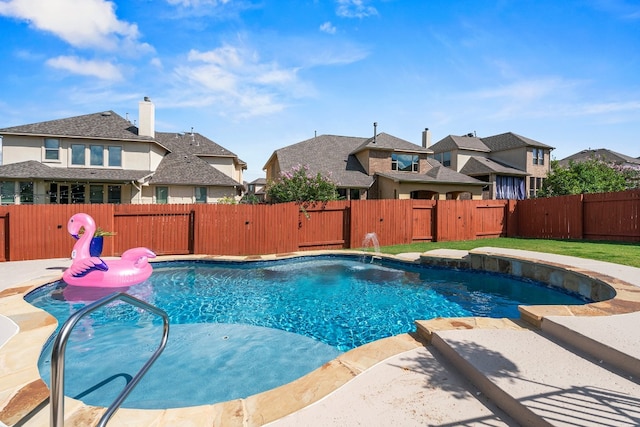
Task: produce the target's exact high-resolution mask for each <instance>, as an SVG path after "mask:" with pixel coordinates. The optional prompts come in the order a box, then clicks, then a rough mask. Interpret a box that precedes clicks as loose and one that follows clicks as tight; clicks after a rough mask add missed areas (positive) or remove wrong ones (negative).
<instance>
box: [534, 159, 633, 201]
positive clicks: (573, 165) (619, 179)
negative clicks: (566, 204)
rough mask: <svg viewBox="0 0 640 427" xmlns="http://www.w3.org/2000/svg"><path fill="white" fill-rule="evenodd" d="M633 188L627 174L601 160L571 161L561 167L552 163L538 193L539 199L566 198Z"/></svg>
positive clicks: (554, 162) (555, 161) (556, 162)
mask: <svg viewBox="0 0 640 427" xmlns="http://www.w3.org/2000/svg"><path fill="white" fill-rule="evenodd" d="M628 188H631V186H630V182H628V180H627V178H626V175H625V173H622V172H620V171H618V170H616V169H615V168H614V167H613V166H612V165H610V164H608V163H606V162H604V161H602V160H600V159H595V158H593V159H589V160H585V161H580V162H574V161H570V162H569V165H568V166H560V164H559V163H558V161H557V160H554V161H552V162H551V172H550V173H549V175H548V176H547V178H546V179H545V181H544V182H543V184H542V188H541V190H540V191H539V192H538V196H539V197H552V196H566V195H569V194H584V193H607V192H612V191H623V190H626V189H628Z"/></svg>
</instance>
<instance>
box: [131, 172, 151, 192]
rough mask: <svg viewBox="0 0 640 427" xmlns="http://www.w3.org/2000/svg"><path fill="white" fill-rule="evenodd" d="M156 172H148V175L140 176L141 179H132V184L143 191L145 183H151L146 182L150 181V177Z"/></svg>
mask: <svg viewBox="0 0 640 427" xmlns="http://www.w3.org/2000/svg"><path fill="white" fill-rule="evenodd" d="M154 173H155V172H151V173H150V174H147V175H145V176H143V177H142V178H139V179H136V180H134V181H131V185H133V186H134V188H135V189H136V190H138V191H142V187H143V186H144V185H149V183H148V182H146V181H148V180H149V178H151V177H152V176H153V174H154Z"/></svg>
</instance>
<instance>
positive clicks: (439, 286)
mask: <svg viewBox="0 0 640 427" xmlns="http://www.w3.org/2000/svg"><path fill="white" fill-rule="evenodd" d="M70 290H75V291H77V290H78V289H77V288H75V289H74V288H71V287H66V286H65V285H64V284H62V283H54V284H51V285H49V286H46V287H43V288H40V289H38V290H36V291H34V292H32V293H30V294H29V295H28V296H27V297H26V299H27V300H28V301H29V302H31V303H32V304H33V305H36V306H38V307H40V308H43V309H45V310H46V311H48V312H50V313H51V314H53V315H54V316H56V318H58V320H59V321H60V322H61V323H62V322H64V320H66V318H67V317H68V316H69V315H70V314H71V313H72V312H74V311H76V310H77V309H79V308H80V307H82V306H84V305H85V304H86V302H84V301H82V300H83V299H95V298H97V297H98V296H97V295H88V296H87V295H83V293H80V294H78V292H70ZM129 293H131V294H132V295H134V296H137V297H139V298H141V299H144V300H146V301H148V302H150V303H151V304H154V305H156V306H158V307H160V308H162V309H164V310H165V311H167V313H168V314H169V316H170V319H171V333H170V338H169V343H168V345H167V349H166V350H165V352H164V353H163V355H162V356H161V357H160V358H159V359H158V361H157V362H156V365H154V366H153V367H152V368H151V371H150V372H149V373H148V374H147V376H146V377H145V378H144V379H143V380H142V382H141V383H140V385H139V386H138V387H137V388H136V389H135V390H134V392H133V393H132V394H131V395H130V396H129V398H128V399H127V400H126V401H125V403H124V405H123V406H124V407H136V408H167V407H180V406H194V405H201V404H208V403H215V402H219V401H224V400H230V399H234V398H241V397H246V396H248V395H251V394H255V393H258V392H260V391H264V390H267V389H270V388H274V387H276V386H278V385H281V384H284V383H287V382H290V381H292V380H293V379H296V378H298V377H300V376H302V375H304V374H305V373H307V372H310V371H311V370H313V369H316V368H317V367H319V366H321V365H322V364H323V363H325V362H327V361H329V360H331V359H333V358H335V357H336V356H337V355H339V354H340V353H341V352H342V351H346V350H349V349H351V348H354V347H357V346H360V345H362V344H364V343H367V342H371V341H374V340H377V339H380V338H384V337H388V336H391V335H397V334H401V333H405V332H409V331H413V330H415V327H414V323H413V322H414V320H416V319H430V318H433V317H437V316H443V317H458V316H484V317H518V311H517V306H518V305H520V304H525V305H535V304H545V305H550V304H571V305H575V304H583V303H585V302H586V301H584V300H583V299H580V298H578V297H576V296H574V295H569V294H566V293H562V292H559V291H555V290H552V289H549V288H548V287H545V286H543V285H541V284H539V283H535V282H531V281H527V280H523V279H518V278H513V277H510V276H503V275H497V274H491V273H481V272H470V271H456V270H449V269H439V268H434V267H426V266H416V265H412V264H408V263H401V262H397V261H387V260H380V261H376V262H375V263H373V264H372V263H364V262H362V261H361V260H360V259H359V258H357V257H349V256H324V257H300V258H295V259H290V260H281V261H260V262H251V263H230V262H224V263H219V262H198V261H190V262H169V263H158V264H155V265H154V274H153V275H152V277H151V278H150V279H149V280H148V281H147V282H144V283H142V284H140V285H137V286H134V287H132V288H130V290H129ZM154 322H157V319H153V318H151V316H147V315H146V314H145V313H142V312H140V311H138V310H137V309H135V308H132V307H131V306H128V305H125V304H118V303H116V304H114V305H112V306H110V307H109V309H108V310H104V311H99V312H96V313H94V315H91V316H90V317H88V318H86V319H84V323H83V324H81V325H79V327H78V328H77V330H75V331H74V333H73V334H72V338H71V340H70V342H69V345H68V347H67V362H66V368H67V375H66V378H67V384H66V394H67V395H69V396H73V397H77V398H80V399H81V400H83V401H84V402H86V403H88V404H91V405H97V406H107V405H108V404H109V403H110V402H111V401H112V400H113V398H114V397H115V395H116V394H117V392H118V391H119V390H120V389H121V388H122V387H123V384H124V381H126V379H127V378H128V377H127V376H131V375H134V374H135V372H136V371H137V369H138V368H139V367H140V366H141V365H142V364H143V363H144V361H146V359H147V358H148V357H149V355H150V354H151V352H153V350H155V347H156V346H157V343H158V341H159V339H160V335H161V333H160V331H159V328H160V326H159V324H157V325H156V326H155V327H154V328H149V327H148V325H149V324H153V323H154ZM103 325H108V327H106V326H103ZM100 326H102V327H100ZM89 337H95V338H96V339H95V340H90V341H89V340H88V338H89ZM107 338H111V339H110V340H109V339H107ZM48 353H50V350H49V349H48V347H47V348H45V350H44V351H43V357H42V358H41V362H40V369H41V375H42V376H43V378H44V379H45V381H48V375H49V372H48V363H49V362H48V359H49V354H48ZM106 362H109V363H106ZM107 365H110V366H107Z"/></svg>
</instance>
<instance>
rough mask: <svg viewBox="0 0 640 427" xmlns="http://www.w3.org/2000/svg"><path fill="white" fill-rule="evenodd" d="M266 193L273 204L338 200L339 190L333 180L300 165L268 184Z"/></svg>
mask: <svg viewBox="0 0 640 427" xmlns="http://www.w3.org/2000/svg"><path fill="white" fill-rule="evenodd" d="M266 192H267V196H268V197H269V201H270V202H271V203H286V202H299V203H302V202H328V201H330V200H338V189H337V187H336V185H335V184H334V183H333V182H332V181H331V179H329V178H328V177H325V176H323V175H322V174H321V173H320V172H318V173H317V174H315V175H313V174H311V173H310V172H309V168H308V167H307V166H300V165H299V166H294V167H293V168H291V171H287V172H282V173H280V177H279V178H278V179H276V180H274V181H270V182H268V183H267V187H266Z"/></svg>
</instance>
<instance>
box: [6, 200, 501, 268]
mask: <svg viewBox="0 0 640 427" xmlns="http://www.w3.org/2000/svg"><path fill="white" fill-rule="evenodd" d="M507 206H508V202H506V201H495V200H493V201H466V202H463V201H435V200H357V201H356V200H354V201H335V202H328V203H312V204H306V205H304V206H300V205H298V204H295V203H284V204H276V205H222V204H220V205H209V204H189V205H109V204H94V205H21V206H2V207H0V260H2V261H17V260H27V259H42V258H66V257H69V256H70V254H71V249H72V248H73V245H74V243H75V240H74V239H73V238H72V237H71V236H70V235H69V233H68V232H67V221H68V220H69V218H70V217H71V216H72V215H73V214H75V213H78V212H86V213H88V214H89V215H91V216H92V217H93V218H94V219H95V221H96V224H97V225H98V226H99V227H101V228H102V229H104V230H107V231H114V232H116V235H115V236H113V237H106V238H105V240H104V242H105V244H104V250H103V255H104V256H112V255H115V256H117V255H120V254H122V253H123V252H124V251H125V250H127V249H129V248H132V247H137V246H144V247H147V248H150V249H151V250H153V251H154V252H155V253H156V254H158V255H176V254H210V255H257V254H269V253H287V252H293V251H299V250H313V249H344V248H358V247H361V246H362V242H363V239H364V237H365V235H366V234H368V233H376V235H377V236H378V240H379V242H380V244H381V245H394V244H403V243H411V242H425V241H427V242H428V241H436V240H473V239H476V238H479V237H498V236H504V235H506V232H507V228H506V222H507V219H506V218H507V215H506V213H507V209H506V207H507ZM472 211H473V212H472Z"/></svg>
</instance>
